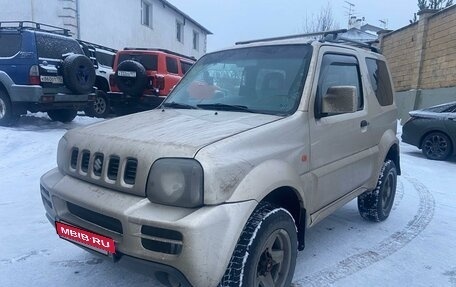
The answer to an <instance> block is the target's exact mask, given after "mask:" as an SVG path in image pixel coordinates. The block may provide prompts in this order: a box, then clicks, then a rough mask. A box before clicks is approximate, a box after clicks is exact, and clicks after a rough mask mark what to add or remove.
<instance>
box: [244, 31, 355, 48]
mask: <svg viewBox="0 0 456 287" xmlns="http://www.w3.org/2000/svg"><path fill="white" fill-rule="evenodd" d="M345 32H347V29H340V30H333V31H323V32H315V33H306V34H296V35H288V36H281V37H273V38H263V39H257V40H249V41H241V42H236V45H244V44H251V43H258V42H269V41H278V40H287V39H296V38H306V37H313V36H323V37H326V36H327V35H337V34H340V33H345Z"/></svg>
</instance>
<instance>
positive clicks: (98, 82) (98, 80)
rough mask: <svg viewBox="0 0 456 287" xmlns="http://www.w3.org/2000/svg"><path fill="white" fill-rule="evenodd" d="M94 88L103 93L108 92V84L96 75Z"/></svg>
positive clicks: (104, 79)
mask: <svg viewBox="0 0 456 287" xmlns="http://www.w3.org/2000/svg"><path fill="white" fill-rule="evenodd" d="M95 87H97V88H98V90H101V91H103V92H105V93H107V92H109V91H110V89H109V82H108V80H107V79H106V78H104V77H102V76H99V75H97V76H96V78H95Z"/></svg>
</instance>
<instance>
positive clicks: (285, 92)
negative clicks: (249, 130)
mask: <svg viewBox="0 0 456 287" xmlns="http://www.w3.org/2000/svg"><path fill="white" fill-rule="evenodd" d="M311 54H312V47H311V46H310V45H277V46H261V47H252V48H242V49H233V50H226V51H221V52H216V53H212V54H208V55H206V56H204V57H203V58H201V59H200V60H199V61H198V62H197V63H196V64H195V66H194V67H193V68H192V69H191V71H189V73H188V74H187V75H186V76H185V77H184V78H183V79H182V81H181V82H180V83H179V85H178V86H177V87H176V88H175V89H174V91H173V92H172V93H171V95H170V96H169V97H168V99H167V100H166V103H174V105H175V106H176V104H182V105H191V106H194V107H198V108H202V109H214V110H220V109H223V110H231V111H246V112H257V113H266V114H277V115H287V114H291V113H293V112H294V111H295V110H296V108H297V106H298V104H299V101H300V98H301V94H302V90H303V87H304V82H305V78H306V75H307V70H308V66H309V62H310V58H311ZM166 103H165V106H166Z"/></svg>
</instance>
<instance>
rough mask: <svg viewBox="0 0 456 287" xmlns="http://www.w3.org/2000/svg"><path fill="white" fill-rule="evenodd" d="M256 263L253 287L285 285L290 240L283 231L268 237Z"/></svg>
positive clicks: (288, 267)
mask: <svg viewBox="0 0 456 287" xmlns="http://www.w3.org/2000/svg"><path fill="white" fill-rule="evenodd" d="M261 250H262V252H261V256H260V258H259V259H258V262H256V266H255V267H256V268H255V269H254V270H256V276H255V278H254V285H253V286H255V287H275V286H278V287H281V286H283V285H284V284H285V281H286V279H287V276H288V272H289V270H290V265H291V258H290V254H291V240H290V236H289V235H288V233H287V232H286V231H285V230H284V229H279V230H276V231H274V232H273V233H271V234H270V235H269V237H268V238H267V240H266V243H265V244H264V245H263V247H262V249H261Z"/></svg>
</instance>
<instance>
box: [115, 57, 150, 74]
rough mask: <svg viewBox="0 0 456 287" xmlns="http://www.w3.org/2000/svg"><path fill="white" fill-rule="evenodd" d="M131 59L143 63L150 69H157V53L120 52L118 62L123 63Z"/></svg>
mask: <svg viewBox="0 0 456 287" xmlns="http://www.w3.org/2000/svg"><path fill="white" fill-rule="evenodd" d="M126 60H131V61H136V62H139V63H141V65H143V66H144V68H146V70H149V71H156V70H157V62H158V57H157V55H151V54H120V55H119V61H118V63H119V64H120V63H122V62H123V61H126Z"/></svg>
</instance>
